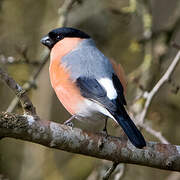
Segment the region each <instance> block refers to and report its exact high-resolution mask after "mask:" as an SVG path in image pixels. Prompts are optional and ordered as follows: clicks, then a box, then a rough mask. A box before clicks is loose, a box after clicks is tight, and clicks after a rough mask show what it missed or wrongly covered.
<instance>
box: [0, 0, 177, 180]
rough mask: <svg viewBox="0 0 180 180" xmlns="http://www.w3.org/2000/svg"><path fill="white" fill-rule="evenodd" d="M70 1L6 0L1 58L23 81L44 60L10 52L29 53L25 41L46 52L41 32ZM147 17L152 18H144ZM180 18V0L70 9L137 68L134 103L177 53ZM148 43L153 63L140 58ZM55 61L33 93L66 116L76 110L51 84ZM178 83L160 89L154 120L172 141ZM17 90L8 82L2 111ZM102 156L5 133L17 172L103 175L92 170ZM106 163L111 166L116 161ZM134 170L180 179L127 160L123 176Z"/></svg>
mask: <svg viewBox="0 0 180 180" xmlns="http://www.w3.org/2000/svg"><path fill="white" fill-rule="evenodd" d="M63 2H64V1H62V0H53V1H49V0H38V1H37V0H0V66H2V67H3V68H4V69H6V70H7V71H8V72H9V73H10V74H11V75H12V76H13V77H14V78H15V79H16V80H17V81H18V82H19V83H20V84H21V85H22V84H24V82H26V81H27V80H28V79H29V77H30V76H31V74H32V72H33V71H35V69H36V68H37V67H36V65H33V64H27V63H9V62H6V60H7V59H8V60H9V61H10V60H11V59H15V60H22V59H24V58H25V57H24V56H23V55H22V49H23V48H25V47H26V48H27V54H26V55H27V57H28V59H29V60H30V61H32V62H33V61H39V60H40V59H42V52H43V50H44V47H43V46H42V45H41V44H40V39H41V37H42V36H43V35H44V34H46V33H47V32H49V31H50V30H51V29H53V28H55V27H57V21H58V19H59V14H58V9H59V7H61V5H62V3H63ZM133 2H136V7H133V6H130V7H129V8H127V7H128V6H129V5H130V3H132V4H131V5H133ZM143 5H144V6H145V5H146V6H147V7H150V8H149V9H148V11H149V14H151V15H152V17H151V20H152V24H151V22H150V27H148V20H149V19H148V16H144V14H145V13H146V12H143V10H144V9H143ZM143 18H147V19H144V22H143ZM179 19H180V2H179V1H178V0H171V1H169V0H158V1H156V0H149V1H148V0H147V1H146V0H137V1H135V0H134V1H133V0H130V1H128V0H108V1H107V0H101V1H99V0H91V1H88V0H83V1H81V3H79V4H75V5H74V6H73V8H72V9H71V11H70V12H69V14H68V17H67V25H68V26H71V27H76V28H80V29H81V30H83V31H85V32H87V33H88V34H90V36H91V37H93V39H94V40H95V41H96V43H97V46H98V47H99V49H101V50H102V51H103V53H104V54H105V55H107V56H108V57H110V58H113V59H114V60H115V61H117V62H119V63H121V64H122V65H123V67H124V70H125V73H126V74H127V75H129V76H128V78H127V79H128V80H129V82H128V91H127V96H126V98H127V101H128V105H129V106H130V105H132V103H133V102H134V99H135V96H136V95H137V94H138V92H137V91H138V90H137V89H138V88H139V83H141V82H143V81H145V83H144V82H143V84H144V86H143V89H145V90H150V89H151V88H152V87H153V85H154V84H155V82H156V81H157V80H158V79H159V78H160V77H161V75H162V74H163V72H165V70H166V69H167V67H168V65H169V64H170V62H171V61H172V59H173V57H174V55H175V52H176V50H174V49H173V48H172V46H171V45H170V42H171V41H173V40H174V41H176V42H177V43H178V42H179V44H180V33H179V32H180V28H178V26H180V25H179V24H180V23H179ZM178 23H179V24H178ZM146 26H147V27H146ZM144 28H147V31H148V28H149V29H150V30H151V33H152V34H150V37H151V38H149V39H148V35H147V36H146V34H144V31H145V30H144ZM151 35H152V36H151ZM148 43H149V44H148ZM148 46H150V55H151V56H152V60H151V62H150V66H149V67H148V68H147V69H143V70H140V69H138V67H139V65H140V64H141V63H142V62H143V60H144V58H145V55H146V54H148V53H149V52H147V51H148ZM48 66H49V62H47V64H46V65H45V67H44V68H43V70H42V72H41V74H40V76H39V77H38V80H37V89H35V90H32V91H31V92H30V93H29V96H30V98H31V99H32V102H33V103H34V105H35V106H36V109H37V112H38V114H39V116H40V117H42V119H43V118H44V119H47V120H54V121H57V122H63V121H65V120H66V119H68V118H69V117H70V115H69V114H68V113H67V112H66V110H65V109H64V108H63V107H62V105H61V104H60V102H59V101H58V100H57V98H56V95H55V93H54V92H53V90H52V88H51V86H50V81H49V75H48ZM136 69H137V72H140V76H138V75H137V79H138V80H137V81H136V73H134V72H136V71H134V70H136ZM141 71H142V73H141ZM137 74H138V73H137ZM132 79H135V80H132ZM172 80H173V82H175V84H178V83H179V82H180V81H179V80H180V66H178V67H177V68H176V71H175V73H174V74H173V77H172ZM137 82H138V83H137ZM173 88H174V87H172V85H170V84H166V85H164V86H163V88H162V89H161V90H160V92H159V93H158V94H157V95H156V96H155V99H154V100H153V104H152V106H151V108H150V110H149V113H148V119H150V121H148V123H149V124H150V126H152V127H153V128H154V129H155V130H157V131H160V132H162V134H163V135H164V136H165V137H166V139H167V140H168V141H169V142H170V143H173V144H178V143H179V142H180V141H179V139H180V131H179V128H180V121H179V115H180V94H179V93H177V94H175V93H172V90H174V89H173ZM13 97H14V94H13V93H12V92H11V90H9V89H8V88H7V87H6V86H5V85H4V84H3V83H2V82H0V111H5V110H6V109H7V107H8V105H9V103H10V102H11V100H12V98H13ZM15 112H21V108H17V109H16V110H15ZM112 124H113V123H112V122H111V121H110V122H109V126H108V129H110V131H111V132H112V133H114V132H113V127H114V126H112ZM78 125H79V124H78V123H77V126H78ZM116 131H120V128H116ZM117 134H118V133H117ZM143 134H144V135H145V137H146V139H147V140H151V141H158V140H157V139H156V138H155V137H153V136H152V135H149V134H148V133H147V132H146V131H144V130H143ZM118 135H119V134H118ZM102 164H104V161H103V162H102V160H98V159H95V158H92V157H85V156H81V155H76V154H71V153H67V152H62V151H58V150H54V149H48V148H45V147H43V146H40V145H38V144H33V143H29V142H28V143H27V142H23V141H20V140H15V139H8V138H6V139H3V140H1V141H0V174H3V175H4V178H5V177H7V178H8V179H10V180H84V179H87V180H94V179H100V177H96V176H90V175H92V174H91V173H92V172H93V171H94V170H96V169H98V168H99V169H100V170H102V168H101V167H102V166H103V165H102ZM105 164H106V166H107V164H108V163H107V162H105ZM108 165H109V164H108ZM106 166H105V168H107V167H106ZM100 170H99V171H100ZM95 177H96V178H95ZM132 178H133V179H134V180H141V179H146V180H148V179H149V180H150V179H154V180H156V179H157V180H164V179H167V180H168V179H174V180H175V179H180V176H178V175H177V174H171V172H168V171H164V170H159V169H153V168H148V167H142V166H136V165H127V166H126V168H125V172H124V176H123V178H122V179H124V180H130V179H132ZM0 179H1V177H0ZM2 179H3V177H2ZM112 179H113V177H112Z"/></svg>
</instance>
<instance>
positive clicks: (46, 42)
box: [40, 35, 54, 49]
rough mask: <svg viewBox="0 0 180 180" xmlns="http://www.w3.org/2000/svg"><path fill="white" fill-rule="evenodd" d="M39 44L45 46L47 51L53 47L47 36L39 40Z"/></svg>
mask: <svg viewBox="0 0 180 180" xmlns="http://www.w3.org/2000/svg"><path fill="white" fill-rule="evenodd" d="M40 42H41V43H42V44H43V45H45V46H47V47H48V48H49V49H51V48H52V47H53V46H54V42H53V41H52V40H51V38H50V37H49V36H48V35H46V36H44V37H43V38H42V39H41V40H40Z"/></svg>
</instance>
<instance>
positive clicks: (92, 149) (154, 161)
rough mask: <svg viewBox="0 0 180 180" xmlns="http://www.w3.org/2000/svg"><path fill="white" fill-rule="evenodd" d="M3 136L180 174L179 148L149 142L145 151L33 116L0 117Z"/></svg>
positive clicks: (6, 115) (128, 144)
mask: <svg viewBox="0 0 180 180" xmlns="http://www.w3.org/2000/svg"><path fill="white" fill-rule="evenodd" d="M0 136H1V137H11V138H16V139H21V140H26V141H30V142H34V143H38V144H41V145H44V146H46V147H50V148H55V149H60V150H64V151H68V152H72V153H78V154H83V155H87V156H92V157H96V158H100V159H106V160H110V161H113V162H116V163H119V162H121V163H130V164H139V165H144V166H150V167H154V168H160V169H167V170H172V171H180V146H175V145H171V144H168V145H167V144H161V143H154V142H148V143H147V147H145V148H144V149H136V148H135V147H134V146H133V145H132V144H131V143H129V142H127V141H126V140H125V139H122V138H117V137H111V136H109V137H108V138H106V137H105V136H103V135H102V134H92V133H89V132H85V131H83V130H81V129H77V128H73V129H72V128H71V127H68V126H66V125H61V124H57V123H55V122H52V121H45V120H40V119H38V121H35V120H34V117H33V116H30V115H17V114H13V113H7V112H2V113H0ZM102 143H104V144H103V146H102Z"/></svg>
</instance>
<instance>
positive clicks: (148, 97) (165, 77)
mask: <svg viewBox="0 0 180 180" xmlns="http://www.w3.org/2000/svg"><path fill="white" fill-rule="evenodd" d="M179 59H180V51H178V52H177V54H176V56H175V58H174V59H173V62H172V63H171V65H170V66H169V68H168V69H167V71H166V72H165V73H164V75H163V76H162V78H161V79H160V80H159V81H158V82H157V84H156V85H155V86H154V87H153V89H152V90H151V91H150V92H149V93H147V92H145V93H146V94H147V95H146V97H145V98H146V102H145V105H144V109H143V111H142V113H141V114H140V119H139V123H140V124H142V123H143V122H144V118H145V117H146V114H147V110H148V107H149V106H150V104H151V101H152V99H153V97H154V95H155V94H156V93H157V92H158V90H159V89H160V88H161V87H162V85H163V84H164V83H165V82H167V81H168V80H169V78H170V76H171V74H172V73H173V71H174V70H175V67H176V66H177V64H178V62H179Z"/></svg>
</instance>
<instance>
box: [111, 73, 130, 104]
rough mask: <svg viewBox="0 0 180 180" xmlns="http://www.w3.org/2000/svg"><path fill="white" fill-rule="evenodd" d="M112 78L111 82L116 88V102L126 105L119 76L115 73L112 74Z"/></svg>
mask: <svg viewBox="0 0 180 180" xmlns="http://www.w3.org/2000/svg"><path fill="white" fill-rule="evenodd" d="M112 80H113V84H114V87H115V89H116V92H117V94H118V97H117V101H118V104H122V105H126V104H127V103H126V100H125V97H124V89H123V86H122V84H121V82H120V80H119V78H118V77H117V76H116V75H115V74H113V76H112Z"/></svg>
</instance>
